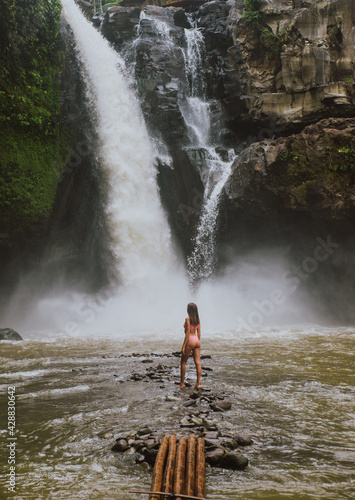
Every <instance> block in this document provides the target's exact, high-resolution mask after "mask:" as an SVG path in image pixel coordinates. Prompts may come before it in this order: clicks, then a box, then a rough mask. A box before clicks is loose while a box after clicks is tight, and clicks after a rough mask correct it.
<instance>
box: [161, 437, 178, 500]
mask: <svg viewBox="0 0 355 500" xmlns="http://www.w3.org/2000/svg"><path fill="white" fill-rule="evenodd" d="M175 457H176V436H169V451H168V458H167V460H166V465H165V472H164V482H163V491H165V492H166V493H172V492H173V481H174V468H175ZM164 500H168V496H166V497H164Z"/></svg>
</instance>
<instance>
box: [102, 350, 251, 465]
mask: <svg viewBox="0 0 355 500" xmlns="http://www.w3.org/2000/svg"><path fill="white" fill-rule="evenodd" d="M179 355H180V353H179V352H174V353H172V354H151V355H150V356H147V355H139V354H136V353H134V354H132V357H134V358H139V357H142V360H141V364H142V369H139V370H138V369H137V367H136V366H134V369H133V370H132V371H131V372H130V373H129V374H127V378H126V379H121V380H120V383H125V382H127V381H134V382H142V381H143V382H145V383H146V391H148V392H149V391H152V397H153V393H156V390H157V386H158V388H160V389H165V388H166V389H169V390H168V392H167V394H166V396H165V400H163V401H162V403H161V406H162V412H165V411H166V408H165V404H164V402H165V403H174V404H175V405H176V406H174V408H173V411H172V415H173V419H172V421H171V422H170V423H169V428H166V429H164V428H154V427H153V426H151V425H150V423H149V419H147V424H146V425H143V426H140V427H139V428H138V429H134V428H132V429H131V430H130V431H125V432H118V434H116V433H115V434H116V435H115V437H116V442H115V444H114V445H113V447H112V448H111V449H112V451H114V452H119V453H124V454H126V455H135V462H136V463H137V464H149V465H151V466H153V465H154V463H155V458H156V455H157V453H158V450H159V447H160V444H161V441H162V438H163V436H165V435H171V434H174V435H176V437H177V439H178V440H179V439H180V437H182V436H184V435H188V434H195V435H197V436H200V437H203V438H204V439H205V447H206V463H207V464H209V465H210V466H212V467H222V468H224V469H232V470H236V469H244V468H245V467H246V466H247V465H248V459H247V458H246V457H245V456H244V455H243V454H242V453H240V451H239V448H240V447H244V446H250V445H252V443H253V439H252V437H251V436H248V435H244V434H243V433H242V429H235V430H232V431H231V429H230V428H229V429H227V428H226V426H225V422H226V421H227V420H228V411H229V410H231V408H232V406H233V405H234V404H236V403H237V401H236V396H235V394H232V393H226V392H224V391H219V390H216V389H211V388H209V387H207V386H208V383H205V384H204V385H205V386H204V387H201V388H200V389H192V388H191V383H189V382H188V381H187V382H186V387H185V388H184V389H181V388H180V387H178V383H179V381H178V379H177V376H176V364H177V363H176V359H173V358H176V357H179ZM125 357H129V356H127V355H125ZM202 360H203V366H202V371H203V377H204V378H203V380H204V381H205V382H207V380H206V378H207V377H208V374H209V373H210V372H212V371H213V368H211V366H208V363H209V362H210V360H211V356H209V355H205V356H202ZM146 365H148V366H146ZM189 370H190V371H191V370H194V365H193V362H192V360H190V367H189ZM146 391H145V392H146Z"/></svg>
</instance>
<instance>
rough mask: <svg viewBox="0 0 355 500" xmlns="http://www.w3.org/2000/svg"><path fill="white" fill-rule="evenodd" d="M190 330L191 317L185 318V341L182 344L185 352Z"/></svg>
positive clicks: (182, 349)
mask: <svg viewBox="0 0 355 500" xmlns="http://www.w3.org/2000/svg"><path fill="white" fill-rule="evenodd" d="M189 332H190V318H186V319H185V338H184V343H183V344H182V348H181V352H182V353H183V354H184V353H185V346H186V344H187V341H188V340H189Z"/></svg>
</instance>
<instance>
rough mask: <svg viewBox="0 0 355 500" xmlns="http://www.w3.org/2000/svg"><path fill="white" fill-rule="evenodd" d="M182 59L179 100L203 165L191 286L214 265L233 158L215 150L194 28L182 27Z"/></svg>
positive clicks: (206, 276)
mask: <svg viewBox="0 0 355 500" xmlns="http://www.w3.org/2000/svg"><path fill="white" fill-rule="evenodd" d="M185 37H186V42H187V43H186V45H187V48H186V50H185V61H186V72H187V78H188V81H189V86H190V88H189V94H188V95H187V96H186V98H185V100H184V101H182V102H181V103H180V109H181V112H182V115H183V117H184V120H185V123H186V125H187V127H188V129H189V131H190V140H191V147H192V149H193V150H196V149H199V150H200V156H201V150H202V156H203V162H202V163H203V167H202V168H201V171H200V175H201V178H202V181H203V182H204V188H205V190H204V200H203V206H202V211H201V216H200V219H199V223H198V226H197V230H196V236H195V239H194V245H193V251H192V253H191V254H190V255H189V257H188V260H187V262H188V271H189V276H190V281H191V283H193V284H194V285H196V284H197V283H199V282H201V281H205V280H209V279H211V278H212V277H213V274H214V272H215V270H216V267H217V255H216V251H217V248H216V247H217V242H216V229H217V221H218V213H219V210H218V207H219V199H220V195H221V192H222V189H223V186H224V184H225V182H226V180H227V178H228V176H229V173H230V169H231V166H232V163H233V160H234V157H235V155H234V151H233V152H228V155H227V156H228V158H227V160H226V161H225V160H223V159H222V158H221V157H220V155H219V154H218V153H217V152H216V148H215V147H214V145H213V144H212V138H211V135H212V134H211V119H210V117H211V104H210V103H209V102H208V100H207V99H206V95H205V82H204V79H203V75H204V68H203V64H204V57H205V53H204V40H203V36H202V34H201V32H200V31H199V30H198V29H196V28H193V29H185Z"/></svg>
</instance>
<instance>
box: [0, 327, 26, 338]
mask: <svg viewBox="0 0 355 500" xmlns="http://www.w3.org/2000/svg"><path fill="white" fill-rule="evenodd" d="M0 340H23V338H22V337H21V335H20V334H19V333H17V332H15V330H13V329H12V328H1V329H0Z"/></svg>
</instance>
